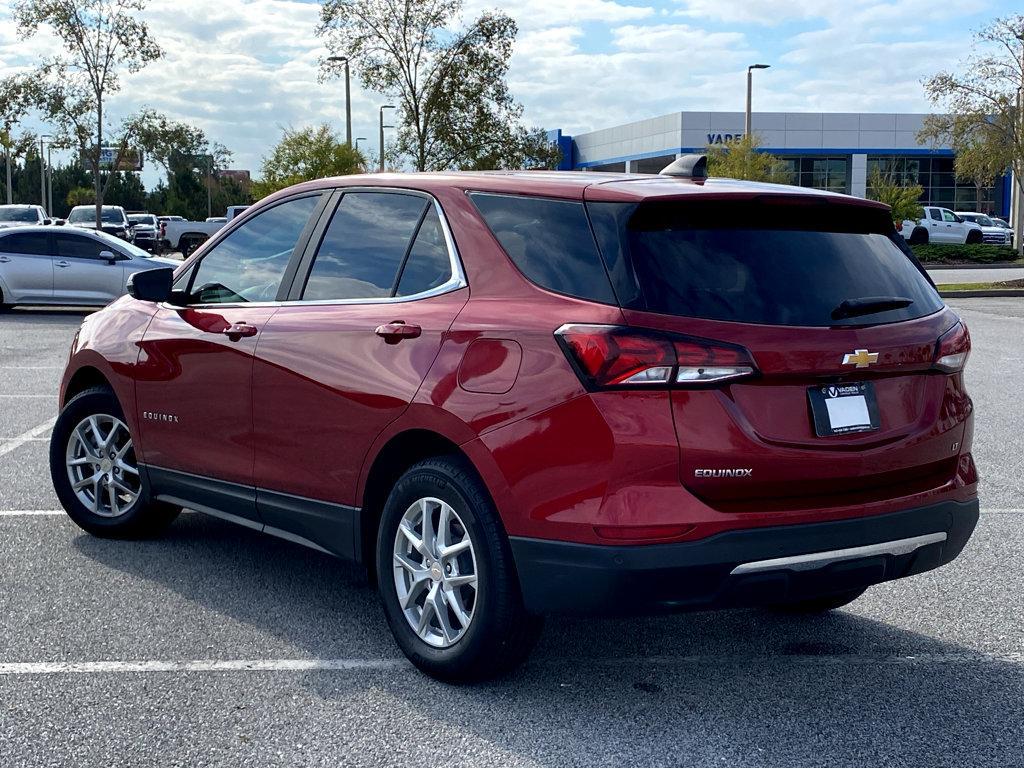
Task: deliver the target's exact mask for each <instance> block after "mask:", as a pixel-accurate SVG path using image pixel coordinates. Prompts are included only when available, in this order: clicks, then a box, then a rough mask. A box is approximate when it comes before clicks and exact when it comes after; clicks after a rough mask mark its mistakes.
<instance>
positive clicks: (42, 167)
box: [39, 134, 50, 208]
mask: <svg viewBox="0 0 1024 769" xmlns="http://www.w3.org/2000/svg"><path fill="white" fill-rule="evenodd" d="M49 138H50V136H49V135H48V134H39V204H40V205H41V206H42V207H43V208H46V162H45V160H44V158H43V139H49Z"/></svg>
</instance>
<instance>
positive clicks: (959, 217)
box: [953, 214, 964, 224]
mask: <svg viewBox="0 0 1024 769" xmlns="http://www.w3.org/2000/svg"><path fill="white" fill-rule="evenodd" d="M953 218H954V219H956V220H957V221H958V222H960V224H963V223H964V218H963V217H962V216H959V215H957V214H953Z"/></svg>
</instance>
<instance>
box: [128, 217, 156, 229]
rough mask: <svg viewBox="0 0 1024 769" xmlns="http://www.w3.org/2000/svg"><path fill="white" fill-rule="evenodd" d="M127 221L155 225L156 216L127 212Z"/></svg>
mask: <svg viewBox="0 0 1024 769" xmlns="http://www.w3.org/2000/svg"><path fill="white" fill-rule="evenodd" d="M128 221H129V222H131V223H132V224H148V225H151V226H153V227H156V217H155V216H152V215H150V214H128Z"/></svg>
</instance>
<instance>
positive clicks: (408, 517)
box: [377, 456, 542, 681]
mask: <svg viewBox="0 0 1024 769" xmlns="http://www.w3.org/2000/svg"><path fill="white" fill-rule="evenodd" d="M377 580H378V585H379V589H380V593H381V598H382V600H383V603H384V612H385V615H386V617H387V621H388V624H389V625H390V627H391V632H392V633H393V634H394V636H395V640H396V641H397V642H398V645H399V646H400V647H401V649H402V651H403V652H404V653H405V655H406V656H407V657H408V658H409V659H410V661H412V663H413V664H414V665H416V667H418V668H419V669H420V670H422V671H423V672H424V673H427V674H428V675H430V676H433V677H434V678H438V679H441V680H444V681H470V680H481V679H485V678H491V677H493V676H496V675H500V674H502V673H505V672H507V671H509V670H511V669H512V668H514V667H515V666H516V665H518V664H519V663H520V662H522V661H523V660H524V659H525V658H526V656H527V655H528V654H529V652H530V650H531V649H532V648H533V645H534V644H535V643H536V641H537V638H538V636H539V635H540V629H541V624H542V621H541V619H540V618H539V617H535V616H532V615H530V614H528V613H527V612H526V609H525V608H524V607H523V602H522V596H521V595H520V592H519V581H518V578H517V576H516V573H515V566H514V564H513V561H512V552H511V549H510V547H509V544H508V539H507V537H506V535H505V532H504V530H503V528H502V526H501V524H500V521H499V519H498V513H497V510H496V509H495V508H494V504H493V502H492V501H491V499H490V496H489V495H488V493H487V490H486V488H484V486H483V483H482V482H481V481H480V479H479V478H478V477H477V476H476V473H475V472H474V471H473V469H472V468H471V467H470V466H469V465H468V464H467V463H466V462H465V460H463V459H461V458H460V457H454V456H453V457H439V458H435V459H429V460H425V461H423V462H420V463H418V464H416V465H414V466H413V467H411V468H409V470H408V471H407V472H406V473H405V474H404V475H403V476H402V477H401V478H400V479H399V480H398V482H397V483H396V484H395V486H394V488H393V489H392V490H391V493H390V495H389V496H388V500H387V503H386V504H385V506H384V512H383V514H382V516H381V521H380V527H379V530H378V535H377Z"/></svg>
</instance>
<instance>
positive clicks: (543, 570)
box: [511, 499, 978, 614]
mask: <svg viewBox="0 0 1024 769" xmlns="http://www.w3.org/2000/svg"><path fill="white" fill-rule="evenodd" d="M977 522H978V500H977V499H975V500H973V501H971V502H943V503H940V504H935V505H929V506H927V507H920V508H913V509H909V510H903V511H901V512H898V513H890V514H887V515H879V516H870V517H865V518H853V519H848V520H843V521H828V522H823V523H811V524H799V525H792V526H774V527H764V528H755V529H743V530H738V531H729V532H725V533H722V534H718V535H715V536H712V537H708V538H707V539H703V540H699V541H696V542H680V543H673V544H664V545H637V546H631V547H630V546H626V547H617V546H606V545H582V544H576V543H571V542H556V541H552V540H539V539H527V538H522V537H512V538H511V542H512V552H513V555H514V556H515V562H516V568H517V569H518V572H519V580H520V584H521V587H522V592H523V598H524V600H525V602H526V606H527V608H528V609H529V610H530V611H532V612H536V613H584V614H648V613H659V612H665V611H677V610H692V609H711V608H723V607H741V606H763V605H768V604H773V603H781V602H785V601H793V600H802V599H806V598H815V597H819V596H825V595H830V594H833V593H839V592H843V591H847V590H854V589H858V588H862V587H867V586H868V585H873V584H876V583H878V582H885V581H887V580H892V579H899V578H900V577H908V576H910V575H912V574H919V573H921V572H924V571H928V570H929V569H935V568H937V567H939V566H942V565H943V564H946V563H949V562H950V561H952V560H953V559H954V558H956V557H957V555H959V554H960V551H961V550H963V548H964V545H966V544H967V540H968V539H969V538H970V536H971V533H972V532H973V531H974V527H975V525H976V524H977Z"/></svg>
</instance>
